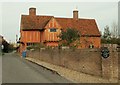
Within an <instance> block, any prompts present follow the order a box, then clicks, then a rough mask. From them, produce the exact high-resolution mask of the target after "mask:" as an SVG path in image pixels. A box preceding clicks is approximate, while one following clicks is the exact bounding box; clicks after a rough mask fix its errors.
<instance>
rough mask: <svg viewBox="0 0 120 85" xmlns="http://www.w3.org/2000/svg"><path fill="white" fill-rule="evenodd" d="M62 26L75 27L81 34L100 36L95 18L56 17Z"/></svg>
mask: <svg viewBox="0 0 120 85" xmlns="http://www.w3.org/2000/svg"><path fill="white" fill-rule="evenodd" d="M55 19H56V20H57V22H58V23H59V24H60V25H61V27H62V28H75V29H78V30H79V31H80V32H81V35H88V36H91V35H95V36H96V35H97V36H100V32H99V30H98V27H97V24H96V22H95V20H94V19H77V20H76V19H73V18H55Z"/></svg>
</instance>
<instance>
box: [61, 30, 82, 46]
mask: <svg viewBox="0 0 120 85" xmlns="http://www.w3.org/2000/svg"><path fill="white" fill-rule="evenodd" d="M59 37H60V39H61V41H62V45H63V46H70V44H72V43H73V42H75V41H76V40H78V39H80V32H79V31H78V30H76V29H72V28H67V29H66V30H64V31H62V32H61V34H60V36H59Z"/></svg>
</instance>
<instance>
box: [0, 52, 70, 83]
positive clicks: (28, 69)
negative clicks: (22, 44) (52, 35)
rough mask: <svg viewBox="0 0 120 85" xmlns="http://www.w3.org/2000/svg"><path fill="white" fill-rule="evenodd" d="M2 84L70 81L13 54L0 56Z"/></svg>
mask: <svg viewBox="0 0 120 85" xmlns="http://www.w3.org/2000/svg"><path fill="white" fill-rule="evenodd" d="M2 83H71V81H69V80H67V79H65V78H63V77H61V76H59V75H58V74H56V73H54V72H52V71H50V70H47V69H46V68H43V67H41V66H39V65H36V64H34V63H32V62H29V61H27V60H25V59H24V58H21V57H19V56H18V55H17V54H15V53H7V54H5V55H3V56H2Z"/></svg>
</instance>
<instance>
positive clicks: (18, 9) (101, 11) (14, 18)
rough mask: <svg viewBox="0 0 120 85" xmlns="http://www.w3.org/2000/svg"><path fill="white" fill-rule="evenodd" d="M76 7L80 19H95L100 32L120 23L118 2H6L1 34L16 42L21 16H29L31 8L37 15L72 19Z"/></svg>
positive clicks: (3, 9)
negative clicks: (119, 19)
mask: <svg viewBox="0 0 120 85" xmlns="http://www.w3.org/2000/svg"><path fill="white" fill-rule="evenodd" d="M0 6H1V4H0ZM76 6H77V8H78V11H79V18H89V19H91V18H92V19H95V20H96V22H97V25H98V27H99V30H100V31H103V29H104V27H105V26H106V25H109V26H110V27H111V25H112V23H113V22H116V23H117V22H118V2H34V3H33V2H32V3H31V2H4V3H2V8H1V9H2V11H0V13H1V12H2V21H1V20H0V22H2V31H1V33H0V34H2V35H3V36H4V37H5V39H6V40H7V41H12V42H15V36H16V34H17V35H19V32H20V20H21V15H22V14H28V12H29V11H28V10H29V8H30V7H36V10H37V15H52V16H55V17H68V18H69V17H70V18H71V17H72V13H73V10H74V9H75V8H76ZM0 18H1V17H0Z"/></svg>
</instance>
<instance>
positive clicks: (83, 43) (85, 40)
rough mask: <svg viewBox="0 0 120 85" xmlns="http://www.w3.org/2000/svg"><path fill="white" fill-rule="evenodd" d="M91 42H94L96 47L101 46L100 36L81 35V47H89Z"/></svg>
mask: <svg viewBox="0 0 120 85" xmlns="http://www.w3.org/2000/svg"><path fill="white" fill-rule="evenodd" d="M90 44H93V45H94V48H100V47H101V39H100V37H80V46H79V48H89V46H90Z"/></svg>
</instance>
